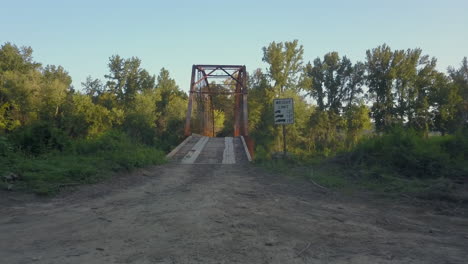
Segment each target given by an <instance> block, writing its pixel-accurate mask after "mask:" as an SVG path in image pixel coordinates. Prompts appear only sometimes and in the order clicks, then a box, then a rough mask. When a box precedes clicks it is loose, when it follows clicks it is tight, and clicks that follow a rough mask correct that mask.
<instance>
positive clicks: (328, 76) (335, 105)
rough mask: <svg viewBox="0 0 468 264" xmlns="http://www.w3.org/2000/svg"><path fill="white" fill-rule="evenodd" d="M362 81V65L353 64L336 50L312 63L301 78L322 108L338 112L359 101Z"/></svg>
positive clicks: (305, 87) (322, 109) (307, 66)
mask: <svg viewBox="0 0 468 264" xmlns="http://www.w3.org/2000/svg"><path fill="white" fill-rule="evenodd" d="M363 84H364V66H363V64H362V63H359V62H358V63H356V64H355V65H353V64H352V63H351V61H350V60H349V59H348V58H347V57H346V56H345V57H343V58H340V56H339V54H338V53H337V52H330V53H327V54H325V56H324V57H323V61H322V60H321V59H320V58H316V59H315V60H314V64H313V65H312V64H311V63H310V62H309V63H308V64H307V65H306V67H305V69H304V75H303V78H302V85H303V88H304V89H305V90H306V91H307V93H308V94H309V95H310V96H311V97H312V98H313V99H315V101H316V102H317V105H318V108H319V110H321V111H325V110H327V111H328V110H330V111H333V112H335V113H336V114H340V113H341V112H342V110H343V108H346V107H349V106H351V105H352V104H353V103H355V102H356V101H358V100H359V96H360V94H362V92H363V90H362V86H363Z"/></svg>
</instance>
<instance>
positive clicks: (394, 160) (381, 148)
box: [351, 128, 462, 178]
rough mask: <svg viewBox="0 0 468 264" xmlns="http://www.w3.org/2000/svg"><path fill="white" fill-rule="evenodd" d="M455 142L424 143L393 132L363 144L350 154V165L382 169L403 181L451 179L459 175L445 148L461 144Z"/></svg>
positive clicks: (414, 135) (446, 138)
mask: <svg viewBox="0 0 468 264" xmlns="http://www.w3.org/2000/svg"><path fill="white" fill-rule="evenodd" d="M457 140H458V141H459V140H460V139H456V140H455V138H453V137H450V136H438V137H432V138H428V139H426V138H423V137H421V136H420V135H418V134H417V133H416V132H415V131H413V130H404V129H402V128H395V129H393V130H391V131H390V132H389V133H387V134H384V135H382V136H376V137H373V138H368V139H366V140H363V141H362V142H361V143H359V144H358V145H357V146H356V148H355V149H354V150H353V151H352V153H351V161H352V163H354V164H367V165H371V166H376V165H377V166H381V167H386V168H387V169H389V170H392V171H396V172H398V174H401V175H403V176H406V177H419V178H438V177H443V176H447V177H451V176H456V175H458V174H459V171H458V168H457V167H456V165H455V163H454V161H453V158H452V157H453V155H454V152H453V151H452V149H451V148H448V147H447V146H450V145H452V144H461V143H459V142H458V141H457ZM456 152H457V153H458V152H462V151H458V150H457V151H456ZM457 155H458V154H457Z"/></svg>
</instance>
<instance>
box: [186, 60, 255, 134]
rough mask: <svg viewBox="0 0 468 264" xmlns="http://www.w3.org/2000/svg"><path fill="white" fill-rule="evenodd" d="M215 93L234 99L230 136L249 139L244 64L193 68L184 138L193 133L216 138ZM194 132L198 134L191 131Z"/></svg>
mask: <svg viewBox="0 0 468 264" xmlns="http://www.w3.org/2000/svg"><path fill="white" fill-rule="evenodd" d="M220 87H224V89H219V88H220ZM226 88H227V89H226ZM218 94H228V95H229V96H232V97H233V98H232V99H233V102H234V105H233V106H232V107H233V108H234V110H233V118H234V120H233V136H234V137H239V136H243V137H247V138H248V134H249V133H248V109H247V71H246V68H245V66H243V65H193V66H192V77H191V81H190V91H189V99H188V108H187V115H186V120H185V130H184V134H185V136H190V135H191V134H192V132H196V133H199V134H201V135H203V136H207V137H215V136H216V132H215V109H214V107H213V96H215V95H218ZM194 110H195V111H194ZM194 113H196V116H193V115H194ZM193 117H194V118H193ZM194 129H195V130H197V131H192V130H194Z"/></svg>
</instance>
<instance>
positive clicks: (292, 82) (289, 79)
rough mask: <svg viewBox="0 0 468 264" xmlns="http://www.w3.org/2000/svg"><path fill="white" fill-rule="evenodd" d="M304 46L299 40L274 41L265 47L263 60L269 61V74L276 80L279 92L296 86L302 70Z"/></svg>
mask: <svg viewBox="0 0 468 264" xmlns="http://www.w3.org/2000/svg"><path fill="white" fill-rule="evenodd" d="M303 54H304V48H303V47H302V45H300V46H299V41H298V40H294V41H286V42H284V43H283V42H278V43H276V42H272V43H270V44H269V45H268V47H263V61H264V62H266V63H268V71H267V72H268V75H269V77H270V78H271V79H272V80H273V81H274V85H273V87H274V88H275V91H276V93H277V94H281V93H282V92H283V91H284V90H285V89H291V88H296V85H297V80H298V77H299V76H298V74H299V73H300V72H301V71H302V56H303Z"/></svg>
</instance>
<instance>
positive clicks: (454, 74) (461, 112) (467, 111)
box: [448, 57, 468, 128]
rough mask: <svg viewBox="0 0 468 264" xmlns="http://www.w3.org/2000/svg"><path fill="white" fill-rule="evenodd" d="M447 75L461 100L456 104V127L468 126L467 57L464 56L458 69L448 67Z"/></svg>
mask: <svg viewBox="0 0 468 264" xmlns="http://www.w3.org/2000/svg"><path fill="white" fill-rule="evenodd" d="M448 71H449V76H450V78H451V80H452V82H453V84H454V85H455V89H456V91H457V94H458V96H459V97H460V98H461V102H460V103H459V104H458V106H457V113H456V120H457V121H456V122H457V125H456V126H457V127H458V128H462V127H466V126H468V59H467V57H464V58H463V60H462V62H461V65H460V67H459V68H458V69H455V68H453V67H450V68H449V69H448Z"/></svg>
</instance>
